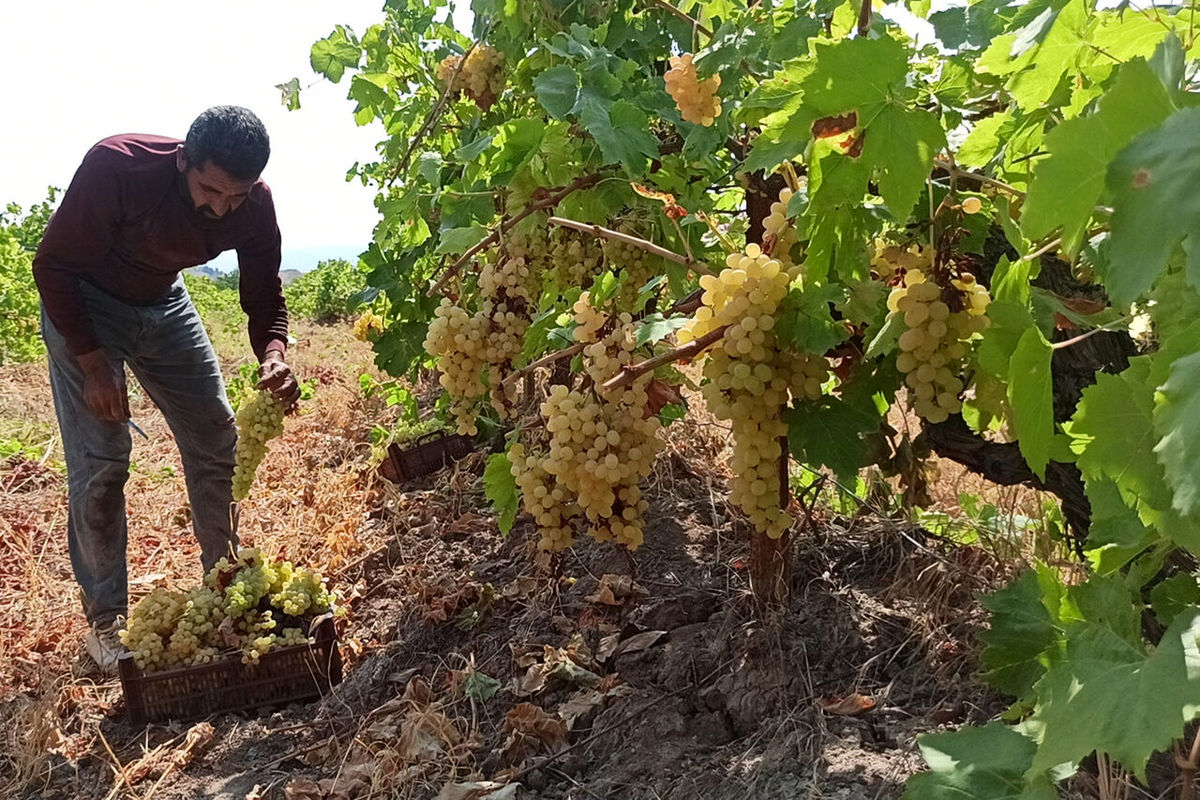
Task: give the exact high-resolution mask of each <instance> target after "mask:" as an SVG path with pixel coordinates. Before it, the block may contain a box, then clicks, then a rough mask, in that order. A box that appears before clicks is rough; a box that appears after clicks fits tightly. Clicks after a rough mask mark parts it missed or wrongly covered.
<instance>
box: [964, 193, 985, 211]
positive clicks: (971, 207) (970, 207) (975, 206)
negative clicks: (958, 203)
mask: <svg viewBox="0 0 1200 800" xmlns="http://www.w3.org/2000/svg"><path fill="white" fill-rule="evenodd" d="M982 208H983V201H982V200H980V199H979V198H978V197H968V198H967V199H966V200H963V202H962V210H963V213H964V214H978V213H979V212H980V210H981V209H982Z"/></svg>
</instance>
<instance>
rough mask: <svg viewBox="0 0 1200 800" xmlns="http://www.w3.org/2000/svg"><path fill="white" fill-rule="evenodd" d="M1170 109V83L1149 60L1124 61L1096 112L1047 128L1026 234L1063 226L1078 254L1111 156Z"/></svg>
mask: <svg viewBox="0 0 1200 800" xmlns="http://www.w3.org/2000/svg"><path fill="white" fill-rule="evenodd" d="M1170 113H1171V101H1170V99H1169V98H1168V97H1167V93H1166V89H1165V88H1164V87H1163V85H1162V81H1160V80H1159V79H1158V76H1157V75H1155V74H1154V72H1153V71H1152V70H1151V69H1150V66H1149V65H1148V64H1147V63H1146V62H1145V61H1143V60H1141V59H1137V60H1134V61H1130V62H1129V63H1127V64H1125V65H1124V66H1122V67H1121V69H1120V72H1118V73H1117V79H1116V82H1115V83H1114V84H1113V87H1112V88H1111V89H1110V90H1109V91H1108V93H1107V94H1105V95H1104V96H1103V97H1102V98H1101V99H1100V103H1099V108H1098V110H1097V111H1096V113H1095V114H1092V115H1091V116H1087V117H1076V118H1075V119H1069V120H1066V121H1065V122H1063V123H1062V124H1061V125H1058V126H1057V127H1055V128H1054V129H1053V130H1051V131H1050V133H1049V134H1047V136H1046V150H1047V151H1048V153H1049V156H1048V157H1047V158H1046V159H1044V160H1042V161H1040V162H1038V164H1037V167H1036V168H1035V169H1034V177H1033V183H1032V185H1030V187H1029V198H1028V201H1027V203H1026V206H1025V210H1024V213H1022V215H1021V227H1022V229H1023V231H1024V233H1025V235H1026V236H1028V237H1029V238H1030V239H1041V238H1042V237H1044V236H1046V235H1047V234H1048V233H1050V232H1051V231H1053V230H1054V229H1056V228H1058V227H1060V226H1061V227H1062V242H1063V249H1064V250H1066V251H1067V253H1069V254H1071V255H1074V253H1075V252H1077V251H1078V249H1079V245H1080V244H1081V243H1082V241H1083V238H1084V232H1085V231H1086V230H1087V224H1088V220H1089V219H1091V216H1092V211H1093V209H1094V207H1095V205H1096V203H1097V202H1098V201H1099V200H1100V195H1101V193H1102V192H1103V191H1104V175H1105V171H1106V170H1107V169H1108V164H1109V162H1110V161H1112V159H1113V158H1114V157H1115V156H1116V155H1117V153H1118V152H1119V151H1120V150H1121V148H1122V147H1124V146H1125V145H1126V144H1128V143H1129V141H1130V140H1132V139H1133V137H1134V136H1135V135H1137V134H1138V133H1141V132H1142V131H1144V130H1147V129H1149V128H1152V127H1154V126H1156V125H1158V124H1159V123H1161V122H1162V121H1163V120H1164V119H1166V118H1167V115H1168V114H1170Z"/></svg>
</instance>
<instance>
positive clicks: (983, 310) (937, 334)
mask: <svg viewBox="0 0 1200 800" xmlns="http://www.w3.org/2000/svg"><path fill="white" fill-rule="evenodd" d="M948 284H949V285H947V286H941V285H939V284H938V283H936V282H935V281H933V280H930V279H929V278H928V277H927V275H926V273H924V272H922V271H921V270H919V269H908V270H906V271H905V272H904V278H903V283H902V284H901V285H898V286H897V287H896V288H894V289H893V290H892V292H891V294H890V295H889V296H888V310H889V311H890V312H891V314H892V315H893V316H894V317H900V318H901V319H902V321H903V327H904V332H903V333H901V334H900V339H899V347H900V354H899V355H898V356H897V357H896V367H897V369H899V370H900V372H902V373H904V382H905V384H906V385H907V386H908V389H909V391H910V392H911V397H912V408H913V411H914V412H916V414H917V415H918V416H920V417H921V418H922V419H925V420H927V421H929V422H934V423H937V422H944V421H946V419H948V418H949V416H950V415H951V414H957V413H958V412H959V411H961V410H962V400H961V398H960V394H961V393H962V390H963V381H962V379H961V378H960V377H959V374H960V373H961V371H962V360H963V358H964V357H965V356H966V355H967V351H968V347H969V341H970V339H971V338H972V337H973V336H974V335H976V334H978V333H981V332H982V331H983V330H984V329H985V328H986V327H987V325H988V318H987V316H986V314H987V308H988V303H989V302H990V300H991V298H990V297H989V296H988V292H987V289H985V288H984V287H983V286H981V285H979V284H978V283H976V281H975V276H974V275H972V274H971V273H969V272H963V273H961V274H960V276H959V277H957V278H953V279H951V280H950V281H948Z"/></svg>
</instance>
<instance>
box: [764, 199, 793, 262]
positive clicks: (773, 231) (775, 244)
mask: <svg viewBox="0 0 1200 800" xmlns="http://www.w3.org/2000/svg"><path fill="white" fill-rule="evenodd" d="M791 199H792V190H791V189H789V188H788V187H786V186H785V187H783V188H782V189H780V190H779V199H778V200H776V201H775V202H773V203H771V213H770V214H768V215H767V216H766V218H765V219H763V232H764V233H765V237H764V241H765V242H769V243H770V246H769V247H766V248H764V249H765V250H766V251H767V252H768V253H770V254H771V256H772V257H773V258H775V259H777V260H778V261H779V263H780V264H791V263H792V256H791V253H792V245H794V244H796V242H797V241H799V237H798V236H797V234H796V228H795V227H794V226H793V225H792V223H791V221H790V220H789V218H788V203H789V202H790V201H791Z"/></svg>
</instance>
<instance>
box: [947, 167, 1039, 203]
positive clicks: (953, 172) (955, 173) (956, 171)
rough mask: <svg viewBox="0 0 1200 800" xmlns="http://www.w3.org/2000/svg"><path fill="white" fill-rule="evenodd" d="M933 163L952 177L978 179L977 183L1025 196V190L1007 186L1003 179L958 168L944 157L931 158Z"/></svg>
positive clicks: (1014, 194)
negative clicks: (999, 179)
mask: <svg viewBox="0 0 1200 800" xmlns="http://www.w3.org/2000/svg"><path fill="white" fill-rule="evenodd" d="M933 165H934V166H935V167H939V168H941V169H944V170H946V172H948V173H950V176H951V177H953V178H967V179H969V180H973V181H978V182H979V183H986V184H988V185H989V186H995V187H996V188H997V189H1000V190H1001V191H1005V192H1008V193H1009V194H1011V195H1012V196H1014V197H1024V196H1025V192H1022V191H1021V190H1020V189H1018V188H1016V187H1015V186H1009V185H1008V184H1007V183H1005V182H1004V181H998V180H996V179H995V178H992V177H989V176H987V175H983V174H981V173H978V172H971V171H970V170H965V169H960V168H958V167H956V166H955V165H954V164H951V163H950V162H949V161H946V160H945V159H942V158H935V159H934V160H933Z"/></svg>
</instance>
